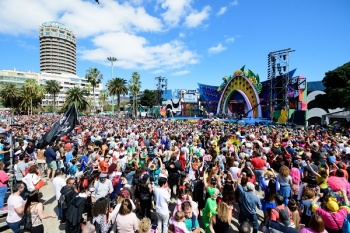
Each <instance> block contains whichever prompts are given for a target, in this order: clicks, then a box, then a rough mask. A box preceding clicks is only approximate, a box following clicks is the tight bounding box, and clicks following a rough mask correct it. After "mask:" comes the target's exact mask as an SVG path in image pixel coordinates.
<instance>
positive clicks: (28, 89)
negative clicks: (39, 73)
mask: <svg viewBox="0 0 350 233" xmlns="http://www.w3.org/2000/svg"><path fill="white" fill-rule="evenodd" d="M22 88H23V90H24V92H25V94H26V95H29V100H30V114H33V99H36V98H42V97H43V94H44V93H45V91H44V90H43V88H40V87H39V84H38V82H37V81H36V80H35V79H27V80H26V81H25V82H24V84H23V87H22Z"/></svg>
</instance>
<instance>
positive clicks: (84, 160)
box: [80, 155, 89, 170]
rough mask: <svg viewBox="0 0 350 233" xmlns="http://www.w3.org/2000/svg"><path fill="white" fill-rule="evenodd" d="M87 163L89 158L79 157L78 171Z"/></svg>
mask: <svg viewBox="0 0 350 233" xmlns="http://www.w3.org/2000/svg"><path fill="white" fill-rule="evenodd" d="M88 161H89V158H88V157H87V156H86V155H82V156H81V161H80V170H84V169H85V167H86V164H87V162H88Z"/></svg>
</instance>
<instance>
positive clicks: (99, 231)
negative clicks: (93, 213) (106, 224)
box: [94, 221, 102, 233]
mask: <svg viewBox="0 0 350 233" xmlns="http://www.w3.org/2000/svg"><path fill="white" fill-rule="evenodd" d="M94 226H95V232H96V233H101V232H102V231H101V224H99V223H98V222H97V221H95V222H94Z"/></svg>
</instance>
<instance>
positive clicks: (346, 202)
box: [341, 189, 349, 206]
mask: <svg viewBox="0 0 350 233" xmlns="http://www.w3.org/2000/svg"><path fill="white" fill-rule="evenodd" d="M341 191H342V193H343V197H344V204H345V205H347V206H348V205H349V198H348V196H347V193H346V190H345V189H342V190H341Z"/></svg>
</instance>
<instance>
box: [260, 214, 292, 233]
mask: <svg viewBox="0 0 350 233" xmlns="http://www.w3.org/2000/svg"><path fill="white" fill-rule="evenodd" d="M266 230H268V231H266ZM264 232H284V233H297V232H298V231H297V229H295V227H294V224H293V223H292V222H291V221H290V215H289V213H288V211H286V210H280V211H279V219H278V221H274V220H269V221H268V223H267V225H266V229H264Z"/></svg>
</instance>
